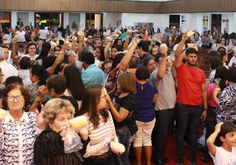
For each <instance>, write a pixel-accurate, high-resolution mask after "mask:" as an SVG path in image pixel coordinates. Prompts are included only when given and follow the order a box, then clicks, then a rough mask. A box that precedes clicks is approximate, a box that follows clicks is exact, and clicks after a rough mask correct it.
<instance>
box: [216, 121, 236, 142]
mask: <svg viewBox="0 0 236 165" xmlns="http://www.w3.org/2000/svg"><path fill="white" fill-rule="evenodd" d="M235 131H236V127H235V125H234V123H231V122H228V121H224V124H222V125H221V128H220V133H219V137H221V136H222V137H223V138H225V135H226V134H227V133H230V132H235Z"/></svg>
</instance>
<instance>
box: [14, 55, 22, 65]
mask: <svg viewBox="0 0 236 165" xmlns="http://www.w3.org/2000/svg"><path fill="white" fill-rule="evenodd" d="M13 64H14V65H16V66H19V64H20V57H19V56H17V55H15V57H14V59H13Z"/></svg>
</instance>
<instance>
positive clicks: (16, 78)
mask: <svg viewBox="0 0 236 165" xmlns="http://www.w3.org/2000/svg"><path fill="white" fill-rule="evenodd" d="M10 84H15V85H21V86H24V84H23V81H22V79H21V78H20V77H19V76H10V77H8V78H7V79H6V82H5V86H6V87H7V86H8V85H10Z"/></svg>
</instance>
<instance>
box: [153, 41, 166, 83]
mask: <svg viewBox="0 0 236 165" xmlns="http://www.w3.org/2000/svg"><path fill="white" fill-rule="evenodd" d="M167 50H168V48H167V47H165V46H161V54H162V56H163V58H162V60H161V62H160V66H159V68H158V72H157V75H156V78H158V79H162V78H163V77H164V76H165V73H166V60H167Z"/></svg>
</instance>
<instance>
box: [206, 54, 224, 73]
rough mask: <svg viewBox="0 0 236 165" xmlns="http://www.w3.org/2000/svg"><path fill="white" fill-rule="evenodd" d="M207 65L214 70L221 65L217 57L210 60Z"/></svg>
mask: <svg viewBox="0 0 236 165" xmlns="http://www.w3.org/2000/svg"><path fill="white" fill-rule="evenodd" d="M209 63H210V64H211V69H212V70H213V69H216V68H217V67H218V66H221V65H222V62H221V59H220V58H219V57H217V56H213V57H211V58H210V60H209Z"/></svg>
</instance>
